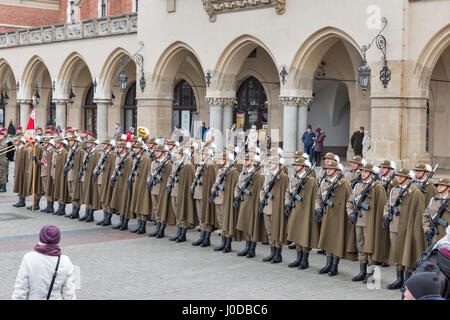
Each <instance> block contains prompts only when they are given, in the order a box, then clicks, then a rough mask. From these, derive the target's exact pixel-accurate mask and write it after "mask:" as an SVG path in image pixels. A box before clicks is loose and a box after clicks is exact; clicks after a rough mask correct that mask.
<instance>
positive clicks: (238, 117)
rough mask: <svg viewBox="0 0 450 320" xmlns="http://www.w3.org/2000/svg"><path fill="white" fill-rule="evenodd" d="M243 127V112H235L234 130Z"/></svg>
mask: <svg viewBox="0 0 450 320" xmlns="http://www.w3.org/2000/svg"><path fill="white" fill-rule="evenodd" d="M244 125H245V112H243V113H238V112H236V128H238V129H239V128H243V127H244Z"/></svg>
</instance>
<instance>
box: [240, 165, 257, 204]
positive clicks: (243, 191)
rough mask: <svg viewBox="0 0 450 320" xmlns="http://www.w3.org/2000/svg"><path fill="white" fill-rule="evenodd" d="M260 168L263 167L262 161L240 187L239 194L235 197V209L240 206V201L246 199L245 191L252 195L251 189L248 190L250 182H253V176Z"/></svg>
mask: <svg viewBox="0 0 450 320" xmlns="http://www.w3.org/2000/svg"><path fill="white" fill-rule="evenodd" d="M259 169H261V163H258V165H257V166H256V167H255V170H254V171H253V172H252V173H251V174H250V176H249V177H248V178H247V180H245V182H244V184H243V185H242V188H240V187H238V188H239V194H238V195H237V196H236V197H234V201H233V207H234V208H235V209H237V207H238V206H239V202H241V201H244V193H245V194H246V195H248V196H249V195H251V192H250V190H248V189H247V188H248V186H249V185H250V184H253V177H254V176H255V175H256V174H257V173H258V171H259Z"/></svg>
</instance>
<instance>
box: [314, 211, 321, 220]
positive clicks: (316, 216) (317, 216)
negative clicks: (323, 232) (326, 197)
mask: <svg viewBox="0 0 450 320" xmlns="http://www.w3.org/2000/svg"><path fill="white" fill-rule="evenodd" d="M322 215H323V212H322V209H320V208H318V209H316V215H315V216H314V218H315V219H316V221H317V222H321V221H322Z"/></svg>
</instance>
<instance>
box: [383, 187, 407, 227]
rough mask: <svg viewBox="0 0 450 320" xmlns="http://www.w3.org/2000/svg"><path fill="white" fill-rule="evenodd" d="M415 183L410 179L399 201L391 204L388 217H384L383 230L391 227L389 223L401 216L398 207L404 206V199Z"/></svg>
mask: <svg viewBox="0 0 450 320" xmlns="http://www.w3.org/2000/svg"><path fill="white" fill-rule="evenodd" d="M413 182H414V180H413V179H410V180H409V182H408V184H407V185H406V187H405V188H404V189H403V190H402V191H401V192H400V194H399V196H398V198H397V200H395V202H394V204H392V203H390V209H389V213H388V214H387V215H386V216H384V218H383V229H387V227H388V226H389V223H391V221H392V218H393V217H394V215H396V216H398V215H399V214H400V212H399V211H398V209H397V207H398V206H399V205H401V204H402V201H403V197H404V195H405V194H406V191H407V190H408V189H409V187H410V186H411V184H412V183H413ZM399 188H400V186H399Z"/></svg>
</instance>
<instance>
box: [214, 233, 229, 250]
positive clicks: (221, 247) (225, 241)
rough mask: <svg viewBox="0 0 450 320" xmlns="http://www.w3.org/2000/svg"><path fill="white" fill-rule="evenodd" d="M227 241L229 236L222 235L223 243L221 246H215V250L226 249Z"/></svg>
mask: <svg viewBox="0 0 450 320" xmlns="http://www.w3.org/2000/svg"><path fill="white" fill-rule="evenodd" d="M226 243H227V238H226V237H224V236H222V243H221V244H220V246H218V247H215V248H214V249H213V250H214V251H222V250H223V249H225V245H226Z"/></svg>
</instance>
